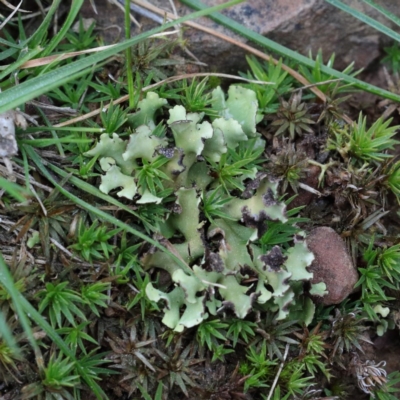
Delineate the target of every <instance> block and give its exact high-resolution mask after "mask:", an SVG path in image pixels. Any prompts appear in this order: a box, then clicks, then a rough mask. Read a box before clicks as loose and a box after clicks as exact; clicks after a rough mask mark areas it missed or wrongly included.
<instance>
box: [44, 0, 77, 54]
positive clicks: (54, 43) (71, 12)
mask: <svg viewBox="0 0 400 400" xmlns="http://www.w3.org/2000/svg"><path fill="white" fill-rule="evenodd" d="M83 2H84V0H74V1H73V2H72V3H71V8H70V10H69V13H68V16H67V18H66V20H65V22H64V24H63V26H62V27H61V29H60V30H59V31H58V33H57V35H55V36H54V37H53V38H52V39H51V41H50V43H49V44H48V45H47V46H46V47H45V49H44V50H43V54H42V57H46V56H48V55H50V54H51V52H52V51H53V50H54V49H55V48H56V47H57V45H58V44H59V43H60V42H61V40H63V39H64V37H65V35H66V33H67V32H68V30H69V29H70V28H71V26H72V24H73V23H74V21H75V18H76V16H77V15H78V13H79V11H80V9H81V7H82V4H83Z"/></svg>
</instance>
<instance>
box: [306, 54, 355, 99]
mask: <svg viewBox="0 0 400 400" xmlns="http://www.w3.org/2000/svg"><path fill="white" fill-rule="evenodd" d="M309 57H310V59H311V60H313V56H312V53H311V52H310V54H309ZM334 63H335V54H332V55H331V56H330V57H329V59H328V61H327V63H326V64H324V61H323V55H322V50H321V49H319V50H318V53H317V55H316V57H315V63H314V65H313V67H312V68H309V67H306V66H304V65H300V66H299V71H300V72H301V73H302V75H303V76H304V77H305V78H306V79H307V80H308V82H310V84H313V83H322V82H326V81H331V80H334V79H335V76H334V75H332V74H327V73H325V72H323V70H322V69H321V66H326V67H328V68H333V65H334ZM353 66H354V63H351V64H350V65H348V66H347V67H346V68H345V69H344V70H343V71H342V73H343V74H345V75H348V76H352V77H355V76H356V75H358V74H359V73H360V71H354V69H353ZM351 87H352V85H351V84H345V85H340V86H339V87H337V82H330V83H325V84H323V85H318V89H319V90H321V91H322V92H323V93H325V94H326V95H327V96H329V97H331V98H332V97H333V94H334V93H335V94H337V93H343V92H348V91H350V90H351Z"/></svg>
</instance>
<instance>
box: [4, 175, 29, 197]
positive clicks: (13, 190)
mask: <svg viewBox="0 0 400 400" xmlns="http://www.w3.org/2000/svg"><path fill="white" fill-rule="evenodd" d="M0 189H1V190H4V191H5V192H6V193H7V194H8V195H10V196H12V197H14V199H15V200H17V201H19V202H21V203H22V202H24V201H26V197H25V196H27V195H29V194H30V193H29V192H28V191H27V190H26V189H25V188H23V187H22V186H20V185H18V184H16V183H14V182H10V181H8V180H7V179H4V178H2V177H0Z"/></svg>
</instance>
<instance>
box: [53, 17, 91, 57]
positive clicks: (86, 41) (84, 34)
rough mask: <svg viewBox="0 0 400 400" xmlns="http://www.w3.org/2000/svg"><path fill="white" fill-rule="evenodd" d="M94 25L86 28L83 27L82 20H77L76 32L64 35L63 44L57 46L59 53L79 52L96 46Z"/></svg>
mask: <svg viewBox="0 0 400 400" xmlns="http://www.w3.org/2000/svg"><path fill="white" fill-rule="evenodd" d="M95 27H96V24H95V23H94V22H93V23H92V24H91V25H90V26H89V27H88V28H86V27H85V26H84V21H83V19H82V18H80V19H79V29H78V32H73V31H69V32H68V33H67V34H66V35H65V39H66V40H65V42H64V43H61V44H60V45H59V46H58V49H59V50H61V51H65V52H67V51H80V50H86V49H90V48H92V47H95V45H96V34H95V33H94V28H95Z"/></svg>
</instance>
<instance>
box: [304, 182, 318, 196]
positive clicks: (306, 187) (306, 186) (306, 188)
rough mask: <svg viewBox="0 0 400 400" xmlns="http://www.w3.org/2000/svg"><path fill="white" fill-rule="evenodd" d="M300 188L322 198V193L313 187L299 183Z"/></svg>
mask: <svg viewBox="0 0 400 400" xmlns="http://www.w3.org/2000/svg"><path fill="white" fill-rule="evenodd" d="M299 187H300V188H301V189H303V190H305V191H307V192H310V193H312V194H316V195H317V196H318V197H321V196H322V193H321V192H319V191H318V190H316V189H314V188H312V187H311V186H308V185H306V184H305V183H301V182H300V183H299Z"/></svg>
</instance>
